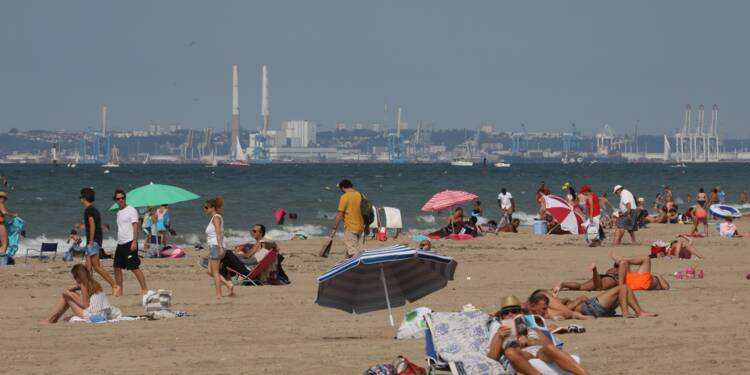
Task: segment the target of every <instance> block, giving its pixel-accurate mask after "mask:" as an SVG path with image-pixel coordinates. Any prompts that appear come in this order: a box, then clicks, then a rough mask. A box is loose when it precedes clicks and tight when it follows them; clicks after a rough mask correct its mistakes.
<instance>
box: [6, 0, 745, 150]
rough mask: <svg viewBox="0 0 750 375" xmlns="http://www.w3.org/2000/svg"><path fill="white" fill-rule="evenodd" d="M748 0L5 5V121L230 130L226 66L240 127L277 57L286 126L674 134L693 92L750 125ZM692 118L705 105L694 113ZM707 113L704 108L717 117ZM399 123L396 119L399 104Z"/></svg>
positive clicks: (279, 106)
mask: <svg viewBox="0 0 750 375" xmlns="http://www.w3.org/2000/svg"><path fill="white" fill-rule="evenodd" d="M748 14H750V2H747V1H721V2H712V1H685V0H680V1H601V0H598V1H513V2H506V1H403V0H402V1H387V2H379V1H374V0H373V1H335V2H334V1H321V0H315V1H309V0H307V1H279V0H274V1H262V2H261V1H232V2H230V1H186V0H182V1H133V0H128V1H101V0H98V1H69V0H65V1H26V0H24V1H9V0H4V1H3V2H2V4H0V130H2V131H7V130H8V129H10V128H11V127H17V128H21V129H63V128H67V129H82V128H85V127H87V126H97V125H98V116H99V114H98V113H99V106H100V105H101V104H106V105H108V107H109V112H110V126H111V127H113V128H116V129H127V128H142V127H144V126H145V125H146V124H147V123H148V122H150V121H157V122H160V123H172V122H177V123H180V124H182V125H183V126H184V127H189V128H202V127H216V128H224V127H225V126H226V123H227V122H228V121H229V119H230V116H231V113H230V109H231V108H230V107H231V97H230V96H231V87H230V84H231V82H230V78H231V64H235V63H236V64H239V66H240V108H241V116H242V119H241V122H242V127H243V128H246V129H247V128H253V129H254V128H257V126H258V124H259V123H260V66H261V64H264V63H265V64H268V65H269V73H270V82H271V85H270V92H271V123H272V125H271V127H272V128H278V127H279V123H280V121H283V120H289V119H298V118H301V119H310V120H314V121H317V122H320V123H323V124H326V125H327V126H328V127H331V126H332V125H333V124H335V123H336V122H345V123H347V124H352V123H355V122H363V123H366V124H369V123H373V122H382V121H383V105H384V104H385V103H388V105H389V108H391V109H392V108H395V107H396V106H398V105H400V106H402V107H403V108H404V118H405V120H406V121H408V122H409V123H411V124H416V123H417V122H418V121H419V120H422V121H424V122H428V123H434V124H435V126H436V127H439V128H464V127H466V128H477V127H478V126H479V125H480V124H483V123H489V124H494V125H495V126H496V127H498V128H500V129H503V130H518V129H519V124H520V123H521V122H524V123H525V124H526V126H527V127H528V129H529V131H538V130H550V131H563V130H568V129H569V128H570V125H569V123H570V121H573V122H575V123H576V124H577V125H578V127H579V129H581V130H583V131H584V132H585V133H593V132H595V131H597V130H599V129H600V128H601V127H602V125H603V124H604V123H609V124H610V125H612V126H613V127H614V128H615V130H616V131H618V132H620V133H624V132H630V131H632V127H633V124H634V122H635V121H636V120H640V132H641V133H649V134H661V133H664V132H668V133H670V134H671V133H673V131H674V130H675V129H677V128H678V127H680V126H681V125H682V116H683V109H684V106H685V104H688V103H691V104H693V106H694V107H697V105H698V104H700V103H704V104H706V106H707V108H710V106H711V105H712V104H714V103H718V104H719V105H720V107H721V112H720V115H719V120H720V126H721V131H722V132H723V133H728V134H729V135H731V136H743V135H744V136H747V135H748V131H747V129H748V128H749V127H748V125H749V123H750V121H748V119H749V118H750V106H749V105H748V104H747V101H748V88H749V87H750V73H749V72H750V49H748V47H747V46H748V41H747V38H748V36H749V35H750V23H749V22H747V16H748ZM695 117H697V116H696V115H694V118H695ZM709 118H710V115H709V114H707V115H706V119H707V120H708V119H709ZM389 121H390V123H391V124H393V123H394V122H395V113H391V117H390V119H389Z"/></svg>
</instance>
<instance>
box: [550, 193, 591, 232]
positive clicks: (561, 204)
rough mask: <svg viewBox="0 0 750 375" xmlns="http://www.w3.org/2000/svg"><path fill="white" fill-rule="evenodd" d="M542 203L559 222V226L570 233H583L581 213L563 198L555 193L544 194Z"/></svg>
mask: <svg viewBox="0 0 750 375" xmlns="http://www.w3.org/2000/svg"><path fill="white" fill-rule="evenodd" d="M544 204H545V206H546V210H547V212H549V214H550V215H552V217H553V218H554V219H555V221H556V222H558V223H559V224H560V228H562V229H563V230H566V231H568V232H570V233H572V234H581V233H584V232H585V231H584V229H583V225H582V224H583V222H584V220H585V219H584V217H583V213H582V212H581V211H580V210H577V209H575V208H574V207H573V206H571V205H570V204H568V202H566V201H565V199H562V198H560V197H558V196H556V195H545V196H544Z"/></svg>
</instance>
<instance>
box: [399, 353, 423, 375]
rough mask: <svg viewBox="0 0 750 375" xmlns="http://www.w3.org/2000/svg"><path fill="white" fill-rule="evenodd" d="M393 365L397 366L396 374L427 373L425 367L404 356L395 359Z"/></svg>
mask: <svg viewBox="0 0 750 375" xmlns="http://www.w3.org/2000/svg"><path fill="white" fill-rule="evenodd" d="M393 367H395V368H396V375H427V372H426V371H425V369H424V368H422V367H420V366H418V365H417V364H416V363H414V362H412V361H410V360H409V359H408V358H404V357H402V356H398V358H396V360H395V361H393Z"/></svg>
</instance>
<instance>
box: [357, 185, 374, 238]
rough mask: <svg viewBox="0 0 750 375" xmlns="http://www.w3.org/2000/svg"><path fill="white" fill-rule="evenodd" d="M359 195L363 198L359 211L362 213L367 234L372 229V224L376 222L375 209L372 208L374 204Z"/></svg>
mask: <svg viewBox="0 0 750 375" xmlns="http://www.w3.org/2000/svg"><path fill="white" fill-rule="evenodd" d="M359 195H360V196H361V197H362V199H361V201H360V203H359V210H360V212H362V221H363V222H364V223H365V233H367V232H366V231H367V230H368V229H369V228H370V224H372V222H373V221H375V209H373V207H372V202H370V201H369V200H367V197H366V196H365V195H364V194H362V193H359Z"/></svg>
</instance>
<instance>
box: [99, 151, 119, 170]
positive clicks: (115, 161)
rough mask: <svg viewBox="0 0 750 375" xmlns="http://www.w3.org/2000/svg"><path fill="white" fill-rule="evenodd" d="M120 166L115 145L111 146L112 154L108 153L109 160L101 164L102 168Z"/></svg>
mask: <svg viewBox="0 0 750 375" xmlns="http://www.w3.org/2000/svg"><path fill="white" fill-rule="evenodd" d="M119 166H120V158H119V152H118V150H117V147H115V146H112V154H111V155H110V158H109V162H107V163H104V164H102V168H117V167H119Z"/></svg>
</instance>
